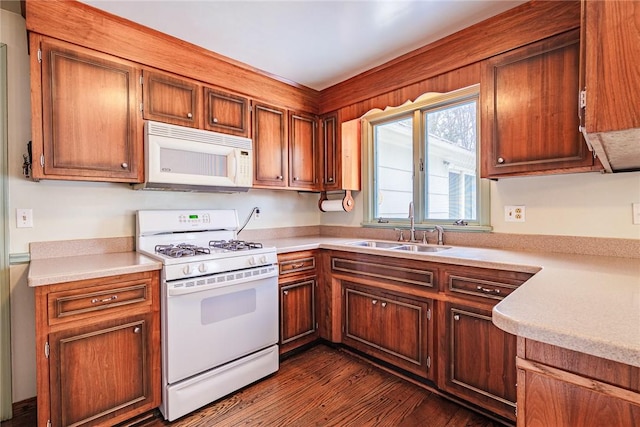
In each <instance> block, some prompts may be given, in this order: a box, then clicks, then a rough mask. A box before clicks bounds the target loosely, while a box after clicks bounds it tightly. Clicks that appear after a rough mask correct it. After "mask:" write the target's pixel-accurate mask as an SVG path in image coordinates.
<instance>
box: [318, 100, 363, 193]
mask: <svg viewBox="0 0 640 427" xmlns="http://www.w3.org/2000/svg"><path fill="white" fill-rule="evenodd" d="M338 117H339V116H338V113H335V112H334V113H329V114H327V115H324V116H323V117H321V119H320V126H321V137H322V143H321V153H320V156H319V158H320V160H321V166H320V169H321V171H322V185H321V187H322V188H321V189H322V190H324V191H336V190H354V191H359V190H360V169H361V168H360V162H361V160H360V145H361V143H360V120H359V119H355V120H350V121H348V122H344V123H342V124H341V123H340V121H339V119H338Z"/></svg>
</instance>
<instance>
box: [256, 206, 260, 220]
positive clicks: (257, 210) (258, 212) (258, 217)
mask: <svg viewBox="0 0 640 427" xmlns="http://www.w3.org/2000/svg"><path fill="white" fill-rule="evenodd" d="M255 216H256V219H260V208H256V213H255Z"/></svg>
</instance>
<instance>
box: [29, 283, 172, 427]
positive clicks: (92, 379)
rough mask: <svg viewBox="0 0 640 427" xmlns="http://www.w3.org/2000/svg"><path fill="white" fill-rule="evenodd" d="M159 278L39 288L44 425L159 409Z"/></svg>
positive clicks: (116, 418) (101, 420)
mask: <svg viewBox="0 0 640 427" xmlns="http://www.w3.org/2000/svg"><path fill="white" fill-rule="evenodd" d="M159 287H160V283H159V273H158V272H157V271H154V272H144V273H134V274H128V275H120V276H113V277H106V278H100V279H91V280H83V281H77V282H67V283H61V284H55V285H49V286H40V287H37V288H36V289H35V291H36V292H35V294H36V351H37V353H36V354H37V356H36V368H37V371H36V372H37V384H38V389H37V398H38V405H37V406H38V425H42V426H46V425H49V424H48V421H50V423H51V424H50V425H51V426H52V427H59V426H72V425H73V426H111V425H114V424H117V423H119V422H122V421H125V420H128V419H130V418H132V417H135V416H137V415H140V414H142V413H144V412H147V411H149V410H151V409H153V408H155V407H157V406H158V405H159V404H160V400H161V386H160V369H161V367H160V313H159V311H160V303H159Z"/></svg>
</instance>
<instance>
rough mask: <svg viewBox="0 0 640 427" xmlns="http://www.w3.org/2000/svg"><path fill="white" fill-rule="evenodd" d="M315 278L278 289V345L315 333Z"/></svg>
mask: <svg viewBox="0 0 640 427" xmlns="http://www.w3.org/2000/svg"><path fill="white" fill-rule="evenodd" d="M315 288H316V279H315V277H312V278H307V279H304V280H299V281H296V282H294V283H290V284H287V285H284V286H282V287H281V288H280V344H286V343H289V342H291V341H294V340H297V339H299V338H302V337H304V336H306V335H310V334H314V333H315V332H316V310H315Z"/></svg>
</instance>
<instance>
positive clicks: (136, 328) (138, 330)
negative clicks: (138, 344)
mask: <svg viewBox="0 0 640 427" xmlns="http://www.w3.org/2000/svg"><path fill="white" fill-rule="evenodd" d="M141 330H142V328H140V326H136V327H135V328H133V333H134V334H139V333H140V331H141Z"/></svg>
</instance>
